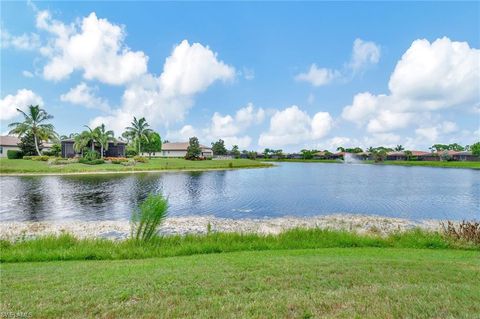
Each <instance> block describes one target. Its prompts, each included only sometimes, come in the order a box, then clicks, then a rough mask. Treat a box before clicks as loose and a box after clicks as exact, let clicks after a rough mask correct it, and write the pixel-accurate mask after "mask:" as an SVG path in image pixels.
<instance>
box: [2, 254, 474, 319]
mask: <svg viewBox="0 0 480 319" xmlns="http://www.w3.org/2000/svg"><path fill="white" fill-rule="evenodd" d="M479 257H480V253H479V252H478V251H464V250H424V249H394V248H327V249H308V250H276V251H275V250H274V251H256V252H235V253H226V254H210V255H197V256H183V257H172V258H153V259H141V260H117V261H70V262H63V261H57V262H45V263H14V264H2V265H1V266H0V267H1V278H2V281H1V289H0V300H1V306H0V307H1V310H0V311H1V312H2V313H10V312H14V313H26V314H27V315H29V316H30V317H35V318H37V317H41V318H46V317H65V318H66V317H68V318H86V317H103V318H146V317H148V318H154V317H155V318H158V317H161V318H320V317H322V318H323V317H335V318H353V317H361V318H476V317H477V316H478V314H479V313H480V285H478V283H479V282H480V258H479Z"/></svg>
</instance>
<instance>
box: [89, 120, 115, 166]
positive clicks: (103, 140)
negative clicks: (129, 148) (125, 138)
mask: <svg viewBox="0 0 480 319" xmlns="http://www.w3.org/2000/svg"><path fill="white" fill-rule="evenodd" d="M93 132H94V135H95V139H96V140H97V142H98V143H99V144H100V157H101V158H103V150H105V151H107V150H108V142H110V141H113V140H114V134H113V131H105V124H102V125H100V126H98V127H96V128H95V129H94V130H93Z"/></svg>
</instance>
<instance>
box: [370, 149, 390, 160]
mask: <svg viewBox="0 0 480 319" xmlns="http://www.w3.org/2000/svg"><path fill="white" fill-rule="evenodd" d="M386 158H387V151H386V150H385V149H379V150H375V151H374V152H373V159H374V161H375V163H379V162H383V161H384V160H385V159H386Z"/></svg>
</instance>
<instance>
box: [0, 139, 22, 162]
mask: <svg viewBox="0 0 480 319" xmlns="http://www.w3.org/2000/svg"><path fill="white" fill-rule="evenodd" d="M18 143H20V139H19V138H18V137H16V136H10V135H6V136H0V157H7V151H8V150H15V151H19V150H20V148H19V147H18Z"/></svg>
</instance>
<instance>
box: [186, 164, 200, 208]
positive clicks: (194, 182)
mask: <svg viewBox="0 0 480 319" xmlns="http://www.w3.org/2000/svg"><path fill="white" fill-rule="evenodd" d="M203 175H204V174H203V172H188V173H185V174H184V176H185V184H184V187H185V189H186V190H187V194H188V196H189V198H190V200H191V201H192V204H195V203H198V202H200V196H201V192H202V177H203Z"/></svg>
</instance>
